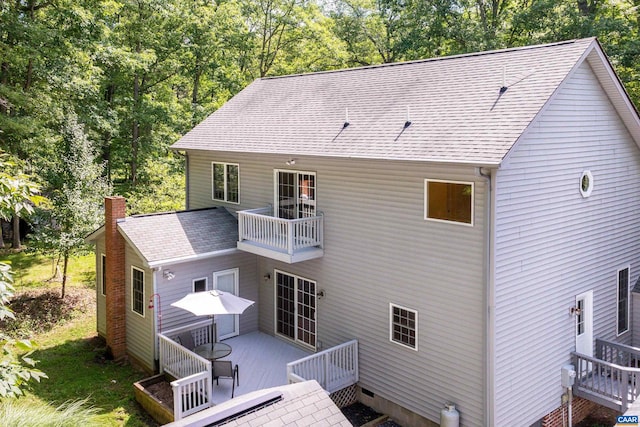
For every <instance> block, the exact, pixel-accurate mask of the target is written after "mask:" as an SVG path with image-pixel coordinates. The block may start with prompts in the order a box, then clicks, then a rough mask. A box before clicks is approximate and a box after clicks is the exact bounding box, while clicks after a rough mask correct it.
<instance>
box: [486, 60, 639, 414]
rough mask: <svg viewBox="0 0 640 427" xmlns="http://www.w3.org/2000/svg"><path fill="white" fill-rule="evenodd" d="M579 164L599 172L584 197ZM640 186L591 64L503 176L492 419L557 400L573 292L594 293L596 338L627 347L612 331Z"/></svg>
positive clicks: (634, 154) (628, 145)
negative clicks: (589, 193) (618, 279)
mask: <svg viewBox="0 0 640 427" xmlns="http://www.w3.org/2000/svg"><path fill="white" fill-rule="evenodd" d="M583 170H590V171H591V172H592V173H593V177H594V189H593V192H592V194H591V196H590V197H589V198H586V199H585V198H583V197H582V196H581V194H580V192H579V179H580V176H581V173H582V171H583ZM639 182H640V151H639V150H638V147H637V145H636V144H635V143H634V142H633V140H632V139H631V137H630V135H629V133H628V132H627V130H626V128H625V127H624V125H623V124H622V122H621V120H620V119H619V117H618V116H617V114H616V112H615V111H614V110H613V107H612V105H611V103H610V102H609V100H608V98H607V97H606V95H605V93H604V91H603V90H602V88H601V87H600V86H599V84H598V81H597V80H596V78H595V76H594V74H593V73H592V71H591V69H590V67H589V66H588V65H587V64H586V63H584V64H583V65H582V66H581V67H580V68H579V69H577V70H576V72H575V74H573V75H572V76H571V77H570V79H569V80H568V81H567V82H566V83H565V84H564V85H563V86H562V87H561V89H560V91H559V92H558V94H557V95H556V96H555V98H554V99H553V100H552V102H551V104H550V105H549V106H548V108H547V109H546V110H545V111H544V112H543V113H542V115H541V116H540V117H539V119H538V120H536V121H535V122H534V123H533V124H532V126H531V129H530V132H529V133H528V134H527V135H526V136H525V137H524V138H523V140H522V141H520V142H519V143H518V144H517V145H516V147H515V148H514V151H513V153H512V154H511V155H510V157H509V158H508V159H507V161H506V162H505V163H504V164H503V166H502V168H501V169H499V170H498V173H497V185H496V209H495V217H496V220H495V223H496V227H495V303H496V307H495V325H496V326H495V359H496V361H495V396H496V398H495V407H496V411H495V425H496V426H507V425H530V424H531V423H533V422H534V421H536V420H537V419H539V418H541V417H543V416H544V415H546V414H547V413H549V412H551V411H553V410H554V409H556V408H558V407H559V405H560V396H561V394H562V393H563V390H562V388H561V386H560V368H561V366H562V365H564V364H566V363H569V362H570V355H569V353H570V352H571V351H573V350H574V349H575V335H574V334H575V331H574V328H575V319H574V317H573V316H570V315H569V308H570V307H572V306H574V305H575V297H576V295H578V294H580V293H582V292H586V291H588V290H591V289H592V290H593V291H594V297H593V310H594V330H593V337H594V341H595V338H598V337H600V338H604V339H609V340H618V341H620V342H624V343H630V339H631V333H629V332H628V333H626V334H624V335H621V336H620V337H616V283H617V282H616V280H617V270H618V269H619V268H623V267H625V266H629V265H630V266H631V277H630V286H632V284H634V283H635V282H636V280H637V278H638V274H639V273H640V258H639V256H640V254H639V252H638V242H639V241H640V226H639V220H640V216H639V215H638V213H639V212H640V194H639V192H638V183H639ZM523 399H524V400H523ZM523 401H525V402H526V404H524V405H523V404H522V403H523Z"/></svg>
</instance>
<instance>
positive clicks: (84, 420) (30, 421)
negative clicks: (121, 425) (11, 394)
mask: <svg viewBox="0 0 640 427" xmlns="http://www.w3.org/2000/svg"><path fill="white" fill-rule="evenodd" d="M97 413H98V410H97V409H96V408H92V407H87V399H82V400H74V401H67V402H64V403H62V404H61V405H59V406H57V407H53V406H51V405H48V404H46V403H44V402H40V401H35V402H34V401H28V400H25V399H5V400H2V401H0V420H2V422H3V423H4V425H7V426H14V427H76V426H96V427H97V426H100V425H101V424H100V423H99V422H98V421H96V419H95V416H96V414H97Z"/></svg>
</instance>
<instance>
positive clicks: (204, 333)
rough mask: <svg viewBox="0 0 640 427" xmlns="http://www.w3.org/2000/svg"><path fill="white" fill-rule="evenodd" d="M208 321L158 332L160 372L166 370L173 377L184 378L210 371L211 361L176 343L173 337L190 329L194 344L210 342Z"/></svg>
mask: <svg viewBox="0 0 640 427" xmlns="http://www.w3.org/2000/svg"><path fill="white" fill-rule="evenodd" d="M210 325H211V323H210V321H209V322H208V323H207V322H198V323H196V324H194V325H189V326H185V327H181V328H175V329H170V330H167V331H164V332H163V333H160V334H158V344H159V350H160V351H159V353H160V354H159V357H160V373H163V372H166V373H168V374H169V375H171V376H173V377H175V378H184V377H188V376H190V375H193V374H197V373H199V372H203V371H211V362H210V361H209V360H207V359H205V358H204V357H200V356H198V355H197V354H195V353H194V352H192V351H189V350H188V349H187V348H185V347H183V346H181V345H180V344H178V343H177V342H176V341H175V340H174V337H175V336H177V335H178V334H180V333H181V332H185V331H191V335H192V336H193V341H194V344H195V345H196V346H198V345H200V344H206V343H208V342H210V340H209V339H210V336H211V333H210V331H209V329H210Z"/></svg>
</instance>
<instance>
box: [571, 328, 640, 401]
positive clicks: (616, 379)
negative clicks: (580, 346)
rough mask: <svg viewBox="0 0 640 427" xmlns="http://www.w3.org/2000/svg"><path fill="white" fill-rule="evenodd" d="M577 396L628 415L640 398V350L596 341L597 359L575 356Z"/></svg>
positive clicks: (604, 341) (577, 354)
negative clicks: (632, 405) (633, 404)
mask: <svg viewBox="0 0 640 427" xmlns="http://www.w3.org/2000/svg"><path fill="white" fill-rule="evenodd" d="M571 357H572V360H573V365H574V366H575V369H576V380H575V384H574V387H573V393H574V395H575V396H578V397H582V398H584V399H587V400H590V401H592V402H596V403H598V404H600V405H603V406H606V407H608V408H611V409H614V410H617V411H620V412H621V413H623V412H626V411H627V409H628V408H629V406H630V405H631V404H632V403H633V402H635V401H636V400H637V399H638V397H639V392H640V348H638V347H632V346H628V345H624V344H619V343H614V342H611V341H606V340H602V339H596V352H595V356H594V357H591V356H587V355H584V354H581V353H576V352H572V353H571Z"/></svg>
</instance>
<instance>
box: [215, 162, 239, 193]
mask: <svg viewBox="0 0 640 427" xmlns="http://www.w3.org/2000/svg"><path fill="white" fill-rule="evenodd" d="M239 169H240V167H239V166H238V164H236V163H217V162H213V163H212V164H211V184H212V188H213V190H212V195H211V196H212V198H213V200H220V201H222V202H228V203H240V195H239V188H240V186H239V181H240V177H239Z"/></svg>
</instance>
